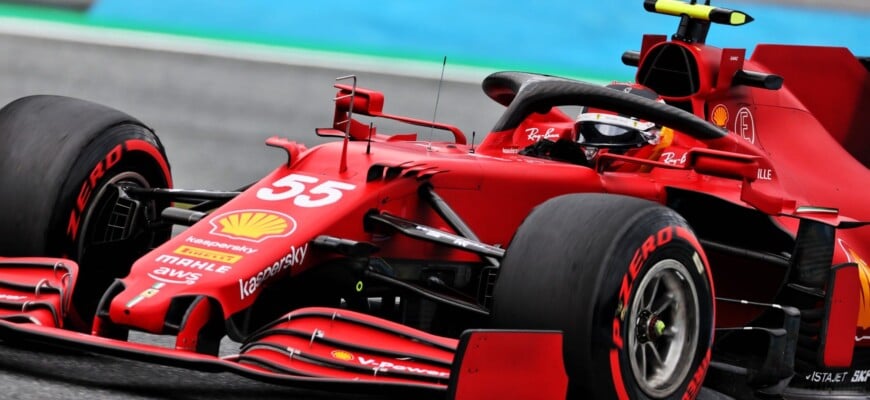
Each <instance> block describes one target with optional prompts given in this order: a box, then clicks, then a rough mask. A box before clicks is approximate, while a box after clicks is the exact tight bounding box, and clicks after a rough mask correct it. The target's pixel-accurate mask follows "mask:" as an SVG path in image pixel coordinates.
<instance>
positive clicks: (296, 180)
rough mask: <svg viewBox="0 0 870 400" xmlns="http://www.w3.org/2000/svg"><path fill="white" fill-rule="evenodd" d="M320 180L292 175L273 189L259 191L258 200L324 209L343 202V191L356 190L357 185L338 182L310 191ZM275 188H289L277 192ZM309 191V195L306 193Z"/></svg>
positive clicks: (280, 180) (273, 186) (322, 185)
mask: <svg viewBox="0 0 870 400" xmlns="http://www.w3.org/2000/svg"><path fill="white" fill-rule="evenodd" d="M318 181H319V179H317V178H315V177H313V176H307V175H300V174H290V175H287V176H285V177H283V178H281V179H278V180H277V181H275V182H274V183H272V187H271V188H262V189H260V190H258V191H257V198H259V199H261V200H267V201H281V200H288V199H291V198H292V199H293V204H295V205H297V206H299V207H309V208H311V207H322V206H325V205H329V204H332V203H335V202H337V201H339V200H341V196H342V190H353V189H356V185H352V184H350V183H345V182H338V181H325V182H323V183H321V184H319V185H317V186H314V187H313V188H311V189H310V190H308V185H309V184H315V183H317V182H318ZM273 188H287V190H284V191H276V190H275V189H273ZM306 190H307V193H306Z"/></svg>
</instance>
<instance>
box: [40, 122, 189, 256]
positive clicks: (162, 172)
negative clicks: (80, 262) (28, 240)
mask: <svg viewBox="0 0 870 400" xmlns="http://www.w3.org/2000/svg"><path fill="white" fill-rule="evenodd" d="M128 171H135V172H137V173H139V174H142V175H143V176H144V177H145V178H146V180H147V181H148V182H149V184H150V185H152V187H164V188H166V187H171V185H172V180H171V177H170V175H169V170H168V162H167V161H166V156H165V154H164V151H163V148H162V146H161V145H160V143H159V142H158V141H157V138H156V136H154V134H153V133H152V132H150V131H149V130H148V129H147V128H144V127H142V126H140V125H135V124H121V125H117V126H113V127H110V128H108V129H106V130H105V131H104V132H102V133H101V134H100V135H99V136H97V137H96V138H95V139H94V140H93V141H92V142H90V143H88V145H87V146H86V147H85V148H83V149H81V152H80V154H79V155H78V157H77V158H76V160H75V161H74V162H73V164H72V166H71V168H70V169H69V175H68V178H67V179H66V180H65V181H64V182H63V184H62V185H61V186H60V189H59V191H58V193H57V196H58V198H57V200H56V201H55V204H57V205H58V207H57V208H56V210H55V212H54V213H53V214H52V217H51V220H50V223H49V227H50V229H49V232H48V234H47V235H48V240H47V243H48V244H49V246H51V247H49V248H48V251H49V252H50V253H52V254H59V255H62V256H65V257H70V258H73V259H78V258H79V257H80V256H81V254H80V253H81V246H82V245H83V243H82V241H83V239H85V235H86V232H84V230H85V223H86V217H87V216H88V214H89V213H90V212H91V211H92V209H93V207H94V205H95V202H96V201H97V200H98V199H97V198H96V194H97V193H99V192H100V190H101V189H103V188H104V187H105V185H106V184H107V182H109V181H110V180H111V179H112V178H114V177H116V176H117V175H118V174H121V173H124V172H128Z"/></svg>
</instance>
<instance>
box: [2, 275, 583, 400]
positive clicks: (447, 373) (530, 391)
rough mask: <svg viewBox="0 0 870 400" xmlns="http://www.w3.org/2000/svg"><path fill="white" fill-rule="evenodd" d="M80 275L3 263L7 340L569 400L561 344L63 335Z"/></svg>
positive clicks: (361, 389)
mask: <svg viewBox="0 0 870 400" xmlns="http://www.w3.org/2000/svg"><path fill="white" fill-rule="evenodd" d="M77 272H78V267H77V265H76V264H75V263H74V262H72V261H69V260H65V259H56V258H6V259H0V339H2V340H3V341H5V342H8V343H20V342H26V343H38V344H45V345H51V346H55V347H63V348H69V349H75V350H79V351H85V352H91V353H95V354H103V355H108V356H114V357H121V358H125V359H131V360H136V361H144V362H149V363H155V364H161V365H167V366H174V367H181V368H187V369H191V370H197V371H203V372H230V373H234V374H238V375H240V376H244V377H247V378H251V379H255V380H260V381H263V382H267V383H272V384H280V385H288V386H293V387H297V388H304V389H313V390H323V391H331V392H346V393H361V394H363V393H364V394H375V393H377V394H388V395H403V396H409V395H413V397H415V398H418V397H433V398H445V397H447V398H451V399H480V398H537V399H564V398H565V393H566V390H567V376H566V375H565V370H564V366H563V363H562V334H561V333H560V332H552V331H505V330H469V331H466V332H464V333H463V334H462V335H461V337H460V338H459V340H456V339H451V338H445V337H440V336H435V335H431V334H428V333H426V332H423V331H419V330H416V329H412V328H409V327H407V326H404V325H401V324H397V323H394V322H391V321H387V320H384V319H380V318H376V317H373V316H370V315H367V314H361V313H357V312H353V311H348V310H343V309H333V308H316V307H312V308H303V309H298V310H295V311H293V312H291V313H289V314H287V315H285V316H284V317H282V318H280V319H278V320H276V321H274V322H272V323H271V324H269V325H267V326H265V327H263V328H261V329H260V330H258V331H257V332H255V333H254V334H252V335H251V336H250V337H248V338H247V339H246V340H245V342H244V343H243V344H242V346H241V348H240V351H239V354H236V355H231V356H225V357H217V356H212V355H207V354H200V353H195V352H191V351H186V350H178V349H172V348H167V347H161V346H157V345H153V344H145V343H136V342H130V341H125V340H117V339H111V338H105V337H100V336H96V335H91V334H85V333H81V332H76V331H72V330H68V329H64V326H63V321H64V319H65V317H66V316H67V314H68V312H69V307H70V297H71V293H72V290H71V289H72V287H73V286H74V283H75V278H76V275H77Z"/></svg>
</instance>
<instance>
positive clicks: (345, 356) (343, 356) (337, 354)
mask: <svg viewBox="0 0 870 400" xmlns="http://www.w3.org/2000/svg"><path fill="white" fill-rule="evenodd" d="M331 355H332V358H334V359H336V360H342V361H351V360H353V354H351V353H350V352H347V351H344V350H333V351H332V353H331Z"/></svg>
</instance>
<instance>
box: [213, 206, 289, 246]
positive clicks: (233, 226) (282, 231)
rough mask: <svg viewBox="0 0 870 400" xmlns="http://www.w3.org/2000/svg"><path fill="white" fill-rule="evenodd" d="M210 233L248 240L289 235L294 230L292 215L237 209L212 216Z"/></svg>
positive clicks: (259, 240)
mask: <svg viewBox="0 0 870 400" xmlns="http://www.w3.org/2000/svg"><path fill="white" fill-rule="evenodd" d="M209 223H210V224H211V226H212V229H211V234H212V235H217V236H223V237H227V238H230V239H237V240H245V241H249V242H262V241H264V240H266V239H271V238H278V237H285V236H290V234H291V233H293V231H295V230H296V220H294V219H293V217H291V216H289V215H287V214H283V213H279V212H276V211H268V210H237V211H230V212H228V213H223V214H221V215H218V216H216V217H214V218H212V219H211V220H210V221H209Z"/></svg>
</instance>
